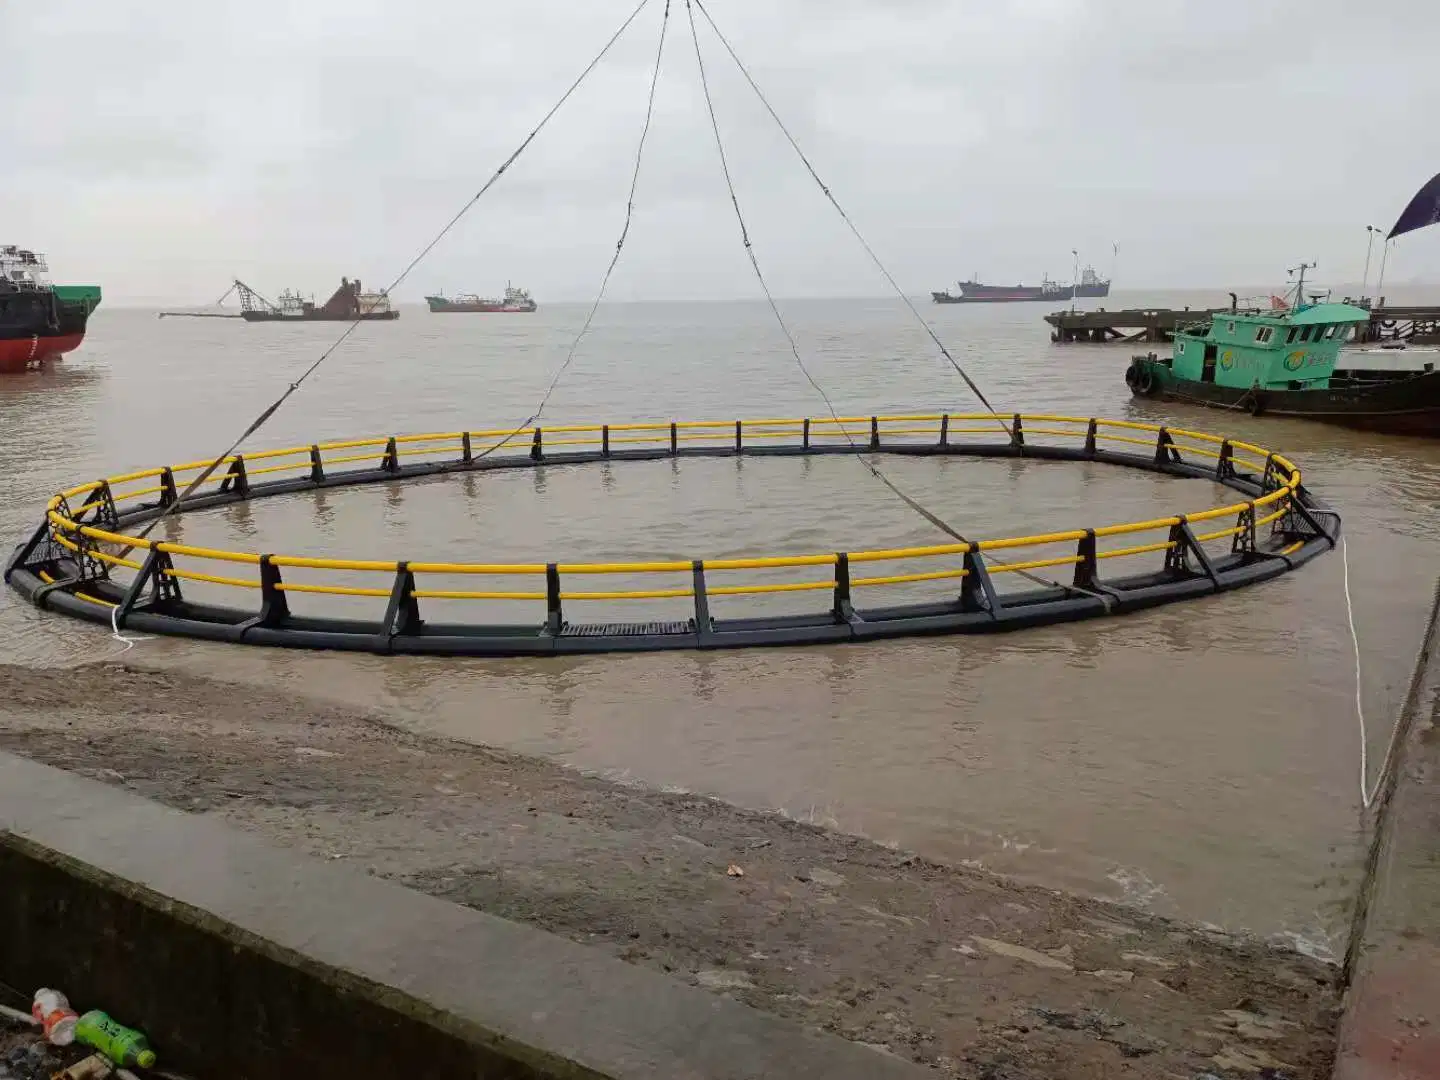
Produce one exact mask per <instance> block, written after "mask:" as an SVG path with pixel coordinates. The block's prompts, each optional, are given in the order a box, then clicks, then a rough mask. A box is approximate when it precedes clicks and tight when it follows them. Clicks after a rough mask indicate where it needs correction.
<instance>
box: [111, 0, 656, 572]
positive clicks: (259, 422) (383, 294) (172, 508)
mask: <svg viewBox="0 0 1440 1080" xmlns="http://www.w3.org/2000/svg"><path fill="white" fill-rule="evenodd" d="M649 3H650V0H640V2H639V3H638V4H637V5H636V6H635V8H634V10H633V11H631V12H630V15H629V16H628V17H627V18H626V19H625V21H624V22H623V23H621V24H620V28H619V29H618V30H616V31H615V33H613V34H612V35H611V36H610V39H609V40H608V41H607V42H606V43H605V45H604V47H603V48H602V49H601V50H600V51H599V52H598V53H596V54H595V57H594V59H592V60H591V61H590V63H589V64H587V65H586V66H585V69H584V70H583V71H581V72H580V74H579V75H578V76H577V77H576V79H575V81H574V82H572V83H571V84H570V86H569V87H568V88H567V89H566V91H565V93H563V94H562V95H560V99H559V100H558V101H557V102H555V104H554V105H552V106H551V107H550V111H549V112H547V113H546V114H545V115H544V116H543V117H542V118H541V120H540V122H539V123H538V124H536V125H535V127H534V129H533V130H532V131H531V132H530V134H529V135H527V136H525V139H524V140H523V141H522V142H521V143H520V145H519V146H518V147H516V148H515V151H514V152H513V153H512V154H511V155H510V156H509V157H508V158H506V159H505V161H504V162H503V163H502V164H501V165H500V167H499V168H498V169H496V170H495V172H494V173H493V174H492V175H491V176H490V179H488V180H486V181H485V183H484V185H483V186H482V187H481V188H480V190H479V191H477V192H476V193H475V194H474V195H472V196H471V197H470V199H469V200H468V201H467V202H466V203H465V205H464V206H462V207H461V208H460V209H459V211H458V212H457V213H456V214H455V215H454V216H453V217H452V218H450V220H449V221H447V222H446V223H445V225H444V227H443V228H442V229H441V230H440V231H439V232H438V233H436V234H435V237H434V238H433V239H432V240H431V241H430V242H429V243H428V244H426V245H425V246H424V247H423V248H421V249H420V252H419V254H417V255H416V256H415V257H414V258H413V259H411V260H410V262H409V263H408V264H407V265H406V267H405V269H404V270H402V271H401V272H400V274H399V276H397V277H396V278H395V280H394V281H392V282H391V283H390V284H389V285H388V286H386V287H385V288H384V289H382V290H381V291H380V293H379V294H377V298H376V299H375V300H374V301H373V302H372V303H371V306H370V310H371V311H373V310H374V309H375V307H376V305H378V304H379V303H380V302H381V301H382V300H384V299H386V298H388V297H389V295H390V293H391V292H392V291H393V290H394V289H396V288H398V287H399V286H400V284H401V283H402V282H404V281H405V279H406V278H408V277H409V276H410V274H411V272H412V271H413V270H414V269H415V268H416V267H417V266H419V265H420V262H421V261H422V260H423V259H424V258H425V257H426V256H427V255H429V254H430V252H431V251H433V250H434V249H435V247H436V245H438V244H439V243H440V241H441V240H443V239H445V237H446V236H447V235H449V233H450V231H451V230H452V229H453V228H455V226H456V225H458V224H459V223H460V219H461V218H463V217H464V216H465V215H466V214H467V213H469V212H470V209H471V208H472V207H473V206H474V205H475V204H476V203H477V202H479V201H480V199H481V198H482V197H484V195H485V194H486V192H488V191H489V190H490V189H491V188H492V187H494V186H495V184H496V182H497V181H498V180H499V179H500V177H501V176H503V175H504V174H505V172H506V170H507V169H509V168H510V166H511V165H513V164H514V163H515V161H516V159H517V158H519V157H520V155H521V154H523V153H524V152H525V151H526V149H528V148H529V146H530V144H531V143H532V142H534V141H535V137H536V136H537V135H539V134H540V132H541V131H542V130H543V129H544V128H545V126H546V125H547V124H549V123H550V120H551V119H552V118H553V117H554V116H555V114H556V113H557V112H559V111H560V108H561V106H563V105H564V104H565V102H567V101H569V100H570V97H571V95H573V94H574V93H575V91H576V90H578V89H579V88H580V84H581V83H583V82H584V81H585V80H586V78H588V77H589V75H590V73H591V72H592V71H594V70H595V68H596V67H597V66H598V65H599V63H600V61H601V60H603V59H604V58H605V57H606V55H607V54H608V53H609V52H610V49H611V48H612V47H613V46H614V44H615V43H616V42H617V41H619V40H620V37H621V35H623V34H624V33H625V31H626V30H628V29H629V28H630V24H631V23H633V22H634V21H635V19H636V17H637V16H639V14H640V12H641V11H643V10H644V9H645V7H646V6H647V5H648V4H649ZM667 3H668V0H667ZM226 295H227V296H228V295H229V293H226ZM366 314H367V313H366V312H357V313H356V316H355V318H354V319H353V320H352V321H351V322H350V324H349V325H348V326H347V327H346V328H345V330H344V331H343V332H342V333H341V334H340V336H339V337H338V338H336V339H335V341H334V342H333V343H331V345H330V347H329V348H327V349H326V350H325V351H324V352H322V353H321V354H320V356H319V357H318V358H317V359H316V360H315V362H314V363H312V364H311V365H310V366H309V367H307V368H306V369H305V370H304V371H302V372H301V373H300V376H299V377H298V378H297V379H296V380H295V381H294V382H292V383H291V384H290V385H289V386H288V387H287V388H286V389H285V392H284V393H282V394H281V395H280V396H279V397H278V398H276V400H275V401H274V403H272V404H271V405H270V406H269V407H268V408H266V409H265V410H264V411H263V412H262V413H261V414H260V415H259V416H257V417H256V418H255V419H254V420H253V421H251V423H250V426H249V427H247V428H246V429H245V430H244V432H242V433H241V435H240V437H239V438H238V439H236V440H235V441H234V442H233V443H231V444H230V446H229V448H228V449H226V450H225V451H224V452H223V453H221V454H220V455H219V456H218V457H216V458H215V460H214V461H212V462H210V464H209V465H207V466H206V467H205V469H204V470H203V471H202V472H201V473H200V475H199V476H197V477H196V478H195V479H194V480H192V481H191V482H190V483H189V484H187V485H186V487H185V490H184V491H183V492H181V493H180V494H179V496H178V497H177V498H176V499H175V500H174V501H173V502H172V503H171V504H170V505H169V506H167V507H165V508H164V509H163V510H162V511H161V513H160V515H159V516H158V517H156V518H155V519H154V520H152V521H151V522H150V523H149V524H147V525H146V526H145V528H144V529H142V530H141V531H140V538H141V539H144V538H145V537H148V536H149V535H150V533H151V532H152V531H153V530H154V528H155V526H156V525H158V524H160V523H161V522H162V521H164V520H165V519H166V518H167V517H169V516H170V515H171V514H174V513H177V512H178V509H179V508H180V507H181V506H182V505H183V503H184V501H185V500H186V499H187V498H189V497H190V496H191V495H192V494H194V492H195V490H196V489H197V488H199V487H200V485H201V484H203V483H205V481H206V480H208V479H209V478H210V476H211V475H212V474H213V473H214V472H215V470H216V469H218V468H219V467H220V466H221V465H223V464H224V463H225V459H226V458H228V457H229V456H230V455H231V454H233V453H234V452H235V451H236V450H238V449H239V448H240V446H241V444H242V443H244V442H245V440H246V439H248V438H249V437H250V436H251V435H253V434H255V432H257V431H259V430H260V428H261V427H262V426H263V425H264V424H265V423H266V421H268V420H269V419H270V417H272V416H274V415H275V413H276V411H278V410H279V408H280V406H282V405H284V404H285V402H286V401H287V400H289V398H290V395H291V394H293V393H295V391H296V390H298V389H300V385H301V384H302V383H303V382H304V381H305V380H306V379H308V378H309V377H310V376H311V375H313V374H314V373H315V371H316V369H318V368H319V367H320V365H321V364H323V363H325V361H326V360H328V359H329V358H330V356H331V355H332V354H333V353H334V352H335V350H337V349H338V348H340V346H341V345H343V344H344V343H345V342H346V341H347V340H348V339H349V338H350V335H351V334H353V333H354V332H355V328H356V327H357V326H359V325H360V323H361V322H363V321H364V317H365V315H366ZM512 437H513V436H512ZM133 547H134V545H130V546H129V547H126V548H125V549H124V550H123V551H122V552H121V554H122V556H123V555H124V554H126V553H128V552H129V551H131V550H133Z"/></svg>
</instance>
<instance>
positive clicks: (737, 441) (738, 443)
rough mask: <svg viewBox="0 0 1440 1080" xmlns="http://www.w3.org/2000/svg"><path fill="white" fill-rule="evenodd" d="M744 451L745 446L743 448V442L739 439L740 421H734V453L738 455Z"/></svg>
mask: <svg viewBox="0 0 1440 1080" xmlns="http://www.w3.org/2000/svg"><path fill="white" fill-rule="evenodd" d="M744 449H745V446H744V443H743V441H742V439H741V435H740V421H739V420H736V421H735V453H737V454H738V453H740V452H741V451H743V450H744Z"/></svg>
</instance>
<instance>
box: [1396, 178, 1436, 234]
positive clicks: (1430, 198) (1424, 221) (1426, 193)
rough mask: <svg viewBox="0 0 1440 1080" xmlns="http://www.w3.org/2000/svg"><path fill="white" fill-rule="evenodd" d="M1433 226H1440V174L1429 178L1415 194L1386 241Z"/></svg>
mask: <svg viewBox="0 0 1440 1080" xmlns="http://www.w3.org/2000/svg"><path fill="white" fill-rule="evenodd" d="M1435 224H1440V174H1436V175H1435V176H1433V177H1431V179H1430V182H1429V183H1428V184H1426V185H1425V186H1424V187H1422V188H1421V189H1420V190H1419V191H1418V192H1416V194H1415V197H1414V198H1413V199H1411V200H1410V205H1409V206H1407V207H1405V210H1404V212H1402V213H1401V215H1400V220H1399V221H1397V222H1395V227H1394V228H1393V229H1391V230H1390V235H1389V236H1388V237H1386V239H1387V240H1393V239H1394V238H1395V237H1397V236H1402V235H1404V234H1405V233H1408V232H1414V231H1415V230H1416V229H1423V228H1425V226H1426V225H1435Z"/></svg>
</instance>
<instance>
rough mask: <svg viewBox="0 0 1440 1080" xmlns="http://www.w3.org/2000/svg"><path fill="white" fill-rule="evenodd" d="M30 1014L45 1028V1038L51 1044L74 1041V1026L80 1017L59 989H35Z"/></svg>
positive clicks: (63, 1044)
mask: <svg viewBox="0 0 1440 1080" xmlns="http://www.w3.org/2000/svg"><path fill="white" fill-rule="evenodd" d="M30 1015H31V1016H33V1017H34V1018H35V1019H36V1020H39V1021H40V1026H41V1027H43V1028H44V1029H45V1038H46V1039H48V1040H49V1041H50V1042H51V1044H53V1045H55V1046H69V1045H70V1044H71V1043H72V1042H74V1041H75V1026H76V1024H77V1023H78V1021H79V1019H80V1018H79V1017H78V1016H76V1015H75V1010H74V1009H72V1008H71V1007H70V1002H69V1001H67V1000H66V998H65V995H64V994H62V993H61V992H60V991H59V990H50V989H46V988H43V987H42V988H41V989H39V990H36V991H35V1001H34V1003H33V1004H32V1005H31V1006H30Z"/></svg>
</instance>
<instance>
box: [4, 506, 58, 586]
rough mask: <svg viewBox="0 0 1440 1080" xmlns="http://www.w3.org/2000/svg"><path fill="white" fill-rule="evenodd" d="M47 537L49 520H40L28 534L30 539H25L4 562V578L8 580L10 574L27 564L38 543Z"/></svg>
mask: <svg viewBox="0 0 1440 1080" xmlns="http://www.w3.org/2000/svg"><path fill="white" fill-rule="evenodd" d="M49 539H50V523H49V521H42V522H41V523H40V524H39V526H38V527H37V528H36V529H35V531H34V532H33V533H31V534H30V539H29V540H26V541H25V543H24V544H23V545H22V546H21V547H19V548H18V549H16V551H15V554H14V555H12V556H11V557H10V561H9V562H7V563H6V564H5V580H6V581H7V582H8V581H9V580H10V575H11V574H13V573H14V572H15V571H16V570H18V569H19V568H20V567H22V566H29V565H30V560H31V558H33V557H34V555H35V552H36V551H37V550H38V549H39V547H40V545H41V544H43V543H45V542H46V541H47V540H49Z"/></svg>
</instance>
